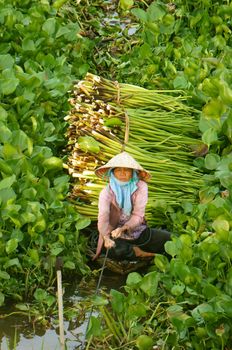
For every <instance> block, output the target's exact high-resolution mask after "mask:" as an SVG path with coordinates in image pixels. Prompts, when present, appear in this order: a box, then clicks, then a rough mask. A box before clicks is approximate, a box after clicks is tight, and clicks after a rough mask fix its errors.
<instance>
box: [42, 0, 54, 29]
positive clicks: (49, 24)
mask: <svg viewBox="0 0 232 350" xmlns="http://www.w3.org/2000/svg"><path fill="white" fill-rule="evenodd" d="M53 6H54V5H53ZM42 29H43V30H44V31H45V32H46V33H47V34H48V35H49V36H52V35H53V34H54V33H55V30H56V19H55V18H48V19H47V20H46V21H45V22H44V24H43V26H42Z"/></svg>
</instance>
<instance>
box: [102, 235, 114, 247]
mask: <svg viewBox="0 0 232 350" xmlns="http://www.w3.org/2000/svg"><path fill="white" fill-rule="evenodd" d="M104 246H105V248H106V249H110V248H113V247H114V246H115V242H114V241H113V240H112V239H110V238H109V237H106V236H105V237H104Z"/></svg>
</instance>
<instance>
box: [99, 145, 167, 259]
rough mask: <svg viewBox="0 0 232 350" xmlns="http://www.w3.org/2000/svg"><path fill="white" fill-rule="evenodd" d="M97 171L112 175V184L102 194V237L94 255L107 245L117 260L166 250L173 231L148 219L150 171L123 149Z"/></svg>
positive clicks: (112, 256)
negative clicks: (162, 228) (149, 223)
mask: <svg viewBox="0 0 232 350" xmlns="http://www.w3.org/2000/svg"><path fill="white" fill-rule="evenodd" d="M95 173H96V175H97V176H99V177H100V178H103V179H104V178H109V184H108V185H107V186H106V187H105V188H104V189H103V190H102V191H101V193H100V196H99V213H98V231H99V239H98V246H97V252H96V255H95V257H94V259H96V258H97V257H98V256H99V255H100V253H101V251H102V250H104V248H105V249H109V252H108V256H109V257H110V258H112V259H117V260H121V259H125V260H134V259H135V258H144V257H151V256H154V255H155V253H163V252H164V244H165V242H167V241H168V240H170V233H169V232H168V231H165V230H158V229H153V228H149V227H147V224H146V221H145V208H146V204H147V200H148V187H147V183H146V181H147V180H148V179H149V178H150V174H149V172H148V171H146V170H145V169H143V168H142V167H141V165H140V164H139V163H137V162H136V160H135V159H134V158H133V157H131V156H130V155H129V154H128V153H127V152H122V153H120V154H118V155H116V156H115V157H113V158H112V159H111V160H110V161H109V162H108V163H106V164H105V165H103V166H101V167H100V168H98V169H96V171H95Z"/></svg>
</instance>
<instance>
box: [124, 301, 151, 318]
mask: <svg viewBox="0 0 232 350" xmlns="http://www.w3.org/2000/svg"><path fill="white" fill-rule="evenodd" d="M127 312H128V314H129V315H130V316H129V317H130V320H134V319H136V318H140V317H145V316H146V313H147V308H146V306H145V305H144V304H142V303H140V304H133V305H129V306H128V309H127Z"/></svg>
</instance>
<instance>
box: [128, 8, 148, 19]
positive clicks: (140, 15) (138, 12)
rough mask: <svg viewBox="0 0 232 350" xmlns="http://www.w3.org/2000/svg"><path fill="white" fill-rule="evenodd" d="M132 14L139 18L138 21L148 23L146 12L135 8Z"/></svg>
mask: <svg viewBox="0 0 232 350" xmlns="http://www.w3.org/2000/svg"><path fill="white" fill-rule="evenodd" d="M131 13H132V14H133V15H134V16H135V17H137V18H138V19H140V20H141V21H142V22H146V21H147V14H146V12H145V11H144V10H142V9H139V8H135V9H132V10H131Z"/></svg>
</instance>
